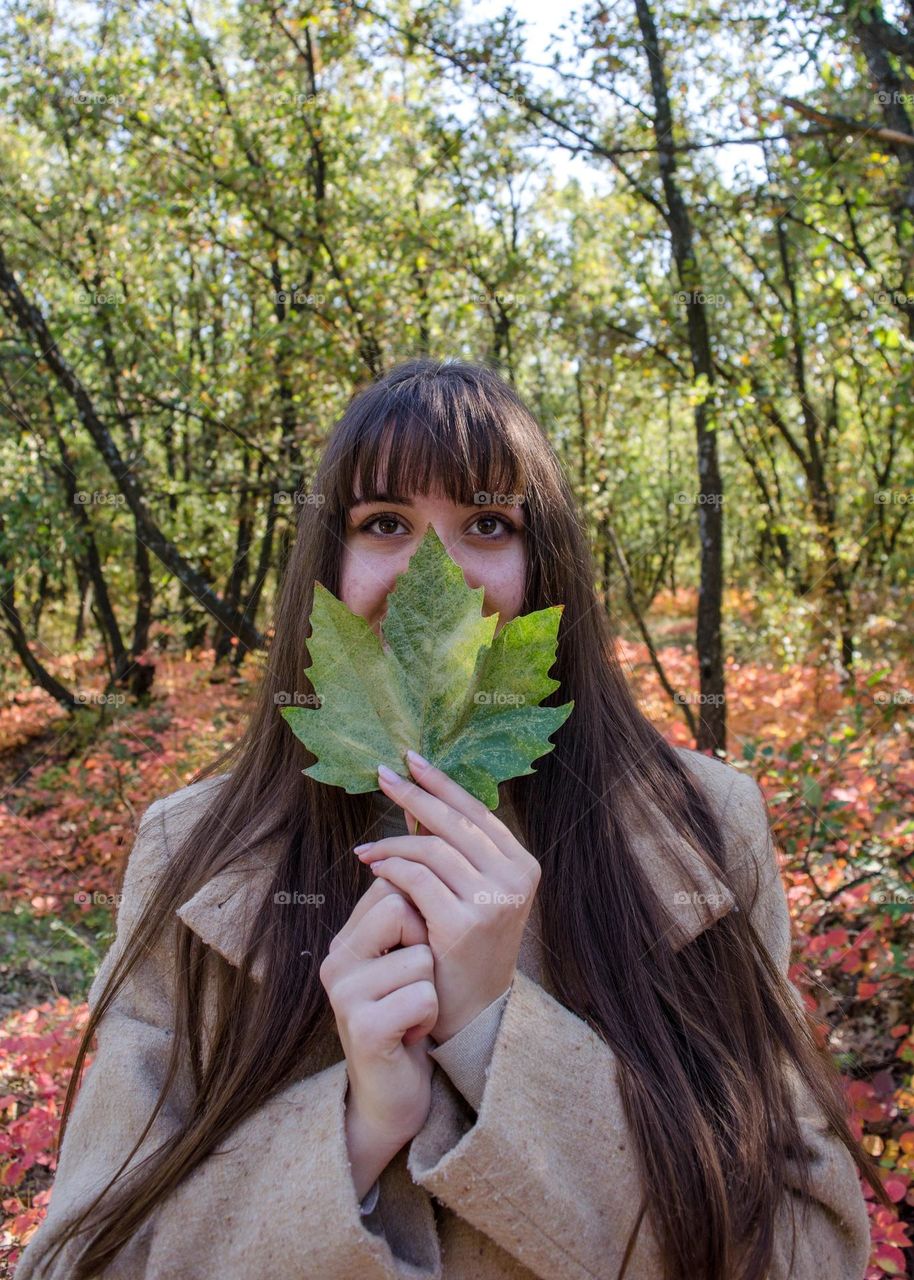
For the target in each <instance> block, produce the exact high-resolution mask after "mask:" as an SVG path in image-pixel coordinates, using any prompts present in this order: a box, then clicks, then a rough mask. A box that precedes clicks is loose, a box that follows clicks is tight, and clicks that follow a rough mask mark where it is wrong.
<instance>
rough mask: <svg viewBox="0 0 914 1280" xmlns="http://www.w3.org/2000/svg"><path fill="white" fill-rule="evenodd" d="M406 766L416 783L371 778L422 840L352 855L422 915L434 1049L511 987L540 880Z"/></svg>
mask: <svg viewBox="0 0 914 1280" xmlns="http://www.w3.org/2000/svg"><path fill="white" fill-rule="evenodd" d="M408 761H409V766H410V770H411V772H412V774H413V777H414V778H415V779H416V782H410V781H409V780H408V779H406V778H400V777H396V781H394V782H390V781H389V780H388V779H387V778H385V777H384V774H383V773H382V772H381V771H380V770H379V772H378V778H379V785H380V787H381V789H382V790H383V792H384V794H385V795H387V796H389V797H390V798H391V799H392V800H395V801H396V803H397V804H399V805H401V806H402V807H403V809H404V811H405V812H406V813H407V815H409V814H412V815H413V816H414V817H415V819H417V821H418V822H419V823H420V824H421V826H420V828H419V830H420V831H421V830H424V831H426V832H427V833H428V834H420V835H406V836H389V837H387V838H386V839H384V840H375V841H373V842H372V843H371V844H369V845H368V846H366V847H365V848H364V851H363V852H360V853H359V855H358V856H359V857H360V858H361V859H362V860H363V861H365V862H369V863H371V864H372V870H373V871H374V872H375V873H376V874H377V875H378V876H379V877H382V878H383V879H384V880H386V881H389V882H390V883H391V884H393V885H395V886H396V887H397V888H398V889H400V890H401V891H402V892H403V893H404V894H405V895H407V897H409V898H410V899H411V900H412V902H413V903H414V904H415V905H416V907H417V908H418V909H419V911H420V912H421V913H422V916H423V918H424V920H425V923H426V926H427V928H428V941H429V946H430V947H431V949H432V954H433V956H434V958H435V987H436V990H437V992H438V1009H439V1017H438V1021H437V1022H436V1023H435V1025H434V1026H433V1027H432V1030H431V1036H432V1039H433V1040H435V1041H436V1042H437V1043H438V1044H440V1043H441V1042H442V1041H444V1040H447V1039H449V1038H450V1037H451V1036H453V1035H455V1034H456V1033H457V1032H458V1031H460V1030H461V1029H462V1028H463V1027H465V1026H466V1024H467V1023H468V1022H470V1021H472V1019H473V1018H475V1017H476V1015H477V1013H479V1012H480V1011H481V1010H482V1009H484V1008H485V1007H486V1005H488V1004H491V1003H492V1001H493V1000H495V999H497V998H498V996H500V995H501V994H502V993H503V992H504V991H505V990H506V989H507V988H508V986H509V985H510V984H511V981H512V979H513V977H514V972H515V968H516V965H517V955H518V952H519V951H520V943H521V938H522V937H523V933H524V926H525V924H526V922H527V917H528V916H529V914H530V910H531V908H532V906H533V899H534V896H535V894H536V890H537V886H538V885H539V881H540V875H541V871H540V865H539V863H538V862H537V860H536V858H534V857H533V855H532V854H531V853H528V851H527V850H526V849H525V848H524V847H523V845H522V844H520V842H519V841H518V840H517V839H515V837H514V836H513V835H512V833H511V832H510V831H509V830H508V828H507V827H506V826H505V824H504V823H503V822H501V821H500V820H499V819H498V818H496V817H495V815H494V813H492V812H491V811H490V810H489V809H487V808H486V806H485V805H484V804H482V803H481V801H479V800H477V799H476V798H475V796H471V795H470V794H469V792H467V791H465V790H464V788H463V787H461V786H460V784H459V783H457V782H454V780H453V779H452V778H449V777H448V776H447V774H446V773H443V772H442V771H441V770H440V769H436V768H434V767H433V766H432V765H430V764H428V763H426V764H423V765H420V764H419V763H418V759H417V758H416V757H415V756H414V753H413V752H410V753H409V754H408ZM417 783H418V784H419V785H417ZM358 848H359V849H360V850H361V849H362V846H361V845H360V846H358Z"/></svg>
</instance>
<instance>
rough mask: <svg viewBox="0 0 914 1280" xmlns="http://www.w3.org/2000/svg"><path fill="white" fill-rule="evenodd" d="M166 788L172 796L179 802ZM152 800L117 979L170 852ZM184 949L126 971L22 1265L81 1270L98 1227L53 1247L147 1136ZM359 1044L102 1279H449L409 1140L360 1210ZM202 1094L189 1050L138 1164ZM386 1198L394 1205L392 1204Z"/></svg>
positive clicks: (251, 1129) (133, 869) (94, 993)
mask: <svg viewBox="0 0 914 1280" xmlns="http://www.w3.org/2000/svg"><path fill="white" fill-rule="evenodd" d="M166 802H167V801H166ZM166 802H163V801H157V802H156V803H155V804H153V805H151V806H150V807H149V808H148V809H147V811H146V813H145V814H144V817H143V821H142V822H141V824H140V828H139V832H138V834H137V838H136V842H135V844H134V847H133V849H132V851H131V853H130V857H129V859H128V863H127V868H126V871H125V876H124V884H123V891H122V896H121V901H120V905H119V908H118V916H117V933H116V937H115V940H114V943H113V945H112V947H111V948H110V950H109V951H108V953H107V954H106V956H105V958H104V959H103V961H102V964H101V966H100V968H99V971H98V973H97V975H96V977H95V980H94V982H93V984H92V987H91V989H90V992H89V1005H90V1007H91V1008H94V1007H95V1005H96V1002H97V999H98V996H99V994H100V991H101V988H102V986H103V983H104V980H105V978H106V977H107V975H108V973H109V972H110V971H111V968H112V967H113V964H114V962H115V960H116V958H117V956H118V955H119V954H120V951H121V949H122V947H123V946H124V943H125V941H126V938H127V937H128V936H129V932H130V930H131V928H132V926H133V924H134V922H135V921H136V919H137V917H138V914H139V912H140V910H141V907H142V901H141V898H142V892H143V890H144V889H145V888H146V887H147V885H148V884H149V883H150V882H151V881H152V880H153V879H154V878H155V877H156V876H157V875H160V874H161V873H162V870H163V867H164V866H165V862H166V859H167V846H166V844H165V831H164V820H163V811H162V805H163V803H166ZM172 979H173V960H172V959H171V948H170V947H169V946H166V945H164V944H162V945H159V944H157V945H156V946H154V947H153V948H151V949H150V952H149V954H148V955H146V956H144V957H143V959H142V961H140V962H139V963H138V964H137V966H136V968H135V969H134V970H133V971H132V973H131V974H130V976H129V977H128V978H127V979H126V980H125V981H124V983H123V984H122V986H121V988H120V990H119V992H118V993H117V995H116V996H115V998H114V1000H113V1001H112V1002H111V1004H110V1005H109V1006H108V1009H107V1010H106V1012H105V1014H104V1015H103V1017H102V1019H101V1021H100V1023H99V1025H98V1029H97V1038H98V1039H97V1050H96V1053H95V1057H94V1059H93V1061H92V1063H91V1065H90V1066H89V1067H88V1069H87V1070H86V1073H85V1077H84V1079H83V1082H82V1086H81V1088H80V1090H79V1092H78V1094H77V1098H76V1101H75V1104H74V1107H73V1110H72V1112H71V1115H70V1120H69V1124H68V1126H67V1130H66V1133H65V1135H64V1141H63V1145H62V1148H61V1152H60V1158H59V1164H58V1167H57V1172H56V1177H55V1181H54V1185H53V1188H52V1193H51V1198H50V1202H49V1207H48V1213H47V1216H46V1218H45V1219H44V1220H43V1221H42V1222H41V1224H40V1225H39V1227H38V1230H37V1231H36V1232H35V1234H34V1235H33V1237H32V1238H31V1240H30V1241H29V1243H28V1245H27V1247H26V1248H25V1250H24V1252H23V1254H22V1256H21V1258H20V1261H19V1266H18V1268H17V1272H16V1275H17V1280H67V1277H69V1276H70V1274H71V1265H72V1261H73V1259H74V1258H75V1257H76V1256H77V1254H78V1252H79V1249H80V1247H81V1246H82V1244H83V1243H84V1241H85V1239H86V1238H87V1237H86V1236H82V1237H77V1239H76V1240H75V1241H72V1240H71V1241H70V1242H69V1243H68V1244H67V1246H65V1248H64V1249H63V1250H62V1251H61V1252H60V1253H58V1254H57V1255H56V1256H55V1258H54V1260H53V1262H50V1263H49V1262H48V1253H49V1250H51V1248H52V1247H53V1246H54V1245H55V1244H56V1242H57V1240H58V1238H59V1235H60V1232H61V1229H62V1228H63V1227H64V1226H65V1225H66V1224H67V1223H68V1222H70V1221H72V1220H73V1219H74V1218H75V1217H77V1216H78V1214H79V1213H80V1211H81V1210H82V1209H83V1208H85V1207H86V1206H87V1205H88V1204H89V1203H90V1201H91V1200H92V1199H93V1198H94V1195H95V1194H97V1192H98V1191H99V1190H100V1189H101V1188H102V1187H103V1186H104V1185H105V1183H106V1182H107V1180H108V1178H109V1177H110V1176H111V1175H112V1174H113V1173H114V1171H115V1170H116V1169H117V1168H118V1167H119V1166H120V1164H121V1162H122V1161H123V1160H124V1159H125V1157H126V1156H127V1154H128V1152H129V1151H130V1150H131V1148H132V1147H133V1145H134V1143H135V1141H136V1139H137V1138H138V1137H139V1134H140V1132H141V1131H142V1129H143V1127H144V1126H145V1124H146V1122H147V1120H148V1119H149V1116H150V1114H151V1113H152V1110H153V1107H154V1104H155V1101H156V1099H157V1097H158V1094H159V1089H160V1086H161V1084H162V1082H163V1080H164V1078H165V1070H166V1065H167V1060H168V1054H169V1048H170V1042H171V1038H172V1035H173V1030H172V1027H173V1015H174V1010H173V1001H172V994H171V992H172ZM347 1086H348V1076H347V1071H346V1062H345V1059H343V1060H341V1061H339V1062H337V1063H335V1064H334V1065H332V1066H329V1067H327V1068H326V1069H325V1070H322V1071H319V1072H317V1073H315V1074H313V1075H310V1076H308V1077H306V1078H304V1079H301V1080H298V1081H294V1082H293V1083H291V1084H289V1085H287V1086H285V1087H284V1088H283V1089H281V1090H279V1091H278V1092H277V1093H276V1094H274V1095H273V1097H272V1098H270V1099H269V1100H268V1101H267V1102H266V1103H265V1104H264V1105H263V1106H262V1107H260V1108H259V1109H258V1110H257V1111H256V1112H254V1113H253V1114H251V1115H249V1116H247V1117H245V1118H244V1119H243V1120H242V1121H241V1123H240V1124H238V1125H237V1126H236V1127H235V1129H233V1130H232V1132H231V1133H230V1134H228V1135H227V1137H226V1138H225V1139H223V1140H222V1141H221V1142H220V1143H219V1144H218V1146H217V1147H216V1148H214V1150H213V1151H212V1152H211V1153H210V1155H209V1156H208V1157H207V1158H206V1159H205V1160H204V1161H203V1162H202V1163H201V1164H200V1165H199V1166H198V1167H197V1168H196V1169H195V1170H194V1171H193V1172H192V1173H191V1174H190V1175H188V1176H187V1177H186V1178H185V1179H183V1180H182V1181H181V1182H179V1183H178V1185H177V1186H176V1187H175V1188H174V1189H173V1190H172V1191H171V1192H170V1193H169V1195H168V1196H167V1197H166V1199H165V1200H164V1201H161V1202H160V1203H159V1204H158V1206H157V1207H156V1208H155V1209H154V1210H153V1211H152V1213H151V1214H150V1215H149V1216H148V1217H147V1219H146V1220H145V1221H144V1223H143V1224H142V1225H141V1227H140V1228H139V1229H138V1231H137V1232H136V1233H135V1235H134V1237H133V1238H132V1239H131V1240H130V1241H129V1242H128V1243H127V1244H126V1245H125V1246H124V1247H123V1249H122V1250H121V1251H120V1253H119V1254H118V1255H117V1256H116V1258H115V1259H114V1260H113V1261H112V1262H111V1264H110V1265H109V1266H107V1267H106V1268H105V1269H104V1271H103V1272H100V1273H99V1277H98V1280H174V1277H175V1276H181V1277H182V1280H211V1278H212V1277H213V1276H217V1275H218V1276H221V1277H222V1278H223V1280H250V1277H251V1276H257V1275H275V1276H284V1277H288V1278H289V1280H293V1278H294V1280H351V1278H352V1277H353V1276H359V1277H367V1278H370V1280H439V1278H440V1276H441V1259H440V1249H439V1242H438V1236H437V1230H436V1225H435V1220H434V1211H433V1207H432V1204H431V1199H430V1196H429V1194H428V1193H427V1192H426V1191H424V1190H422V1189H421V1188H419V1187H416V1186H415V1185H414V1184H413V1182H412V1179H411V1177H410V1175H409V1173H408V1171H407V1169H406V1154H407V1152H406V1148H405V1147H404V1148H403V1149H402V1150H401V1151H400V1152H398V1154H397V1156H396V1157H394V1159H393V1160H392V1161H391V1162H390V1164H388V1165H387V1167H386V1168H385V1169H384V1170H383V1171H382V1174H381V1176H380V1179H379V1184H380V1201H381V1205H379V1207H378V1209H377V1210H376V1211H375V1212H374V1213H373V1214H371V1215H370V1219H372V1220H376V1219H378V1218H380V1222H379V1223H378V1222H377V1221H376V1225H375V1227H374V1228H372V1226H371V1222H370V1219H369V1218H366V1217H363V1216H362V1215H361V1214H360V1207H359V1201H358V1200H357V1198H356V1190H355V1184H354V1182H353V1179H352V1170H351V1166H350V1163H349V1158H348V1152H347V1145H346V1136H345V1096H346V1090H347ZM191 1104H192V1085H191V1075H190V1071H189V1065H187V1064H185V1065H184V1066H183V1067H182V1072H181V1076H180V1078H179V1080H178V1081H177V1083H176V1085H175V1087H174V1088H173V1089H172V1090H171V1091H170V1092H169V1097H168V1100H167V1102H166V1105H164V1106H163V1107H162V1109H161V1110H160V1111H159V1113H158V1115H157V1117H156V1120H155V1122H154V1124H153V1126H152V1128H151V1129H150V1133H149V1134H148V1135H147V1138H146V1139H145V1141H144V1143H143V1144H142V1146H141V1147H140V1148H139V1150H138V1151H137V1153H136V1154H135V1155H134V1157H133V1159H132V1160H131V1163H130V1166H128V1168H133V1167H134V1165H135V1164H137V1163H138V1162H139V1161H140V1160H141V1159H142V1158H143V1157H144V1156H145V1155H148V1154H149V1153H150V1152H151V1151H152V1150H153V1149H154V1148H156V1147H158V1146H159V1145H160V1143H161V1142H162V1141H163V1140H164V1139H165V1138H166V1137H168V1136H169V1135H170V1134H172V1133H174V1132H175V1131H177V1130H179V1129H180V1127H181V1125H182V1124H183V1123H184V1122H185V1119H186V1117H187V1115H188V1114H189V1111H190V1107H191ZM382 1206H383V1207H382Z"/></svg>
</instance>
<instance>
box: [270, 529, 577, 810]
mask: <svg viewBox="0 0 914 1280" xmlns="http://www.w3.org/2000/svg"><path fill="white" fill-rule="evenodd" d="M484 595H485V589H484V588H483V587H477V588H476V589H475V590H473V589H471V588H470V587H468V586H467V584H466V581H465V579H464V576H463V571H462V570H461V568H460V566H459V565H457V564H456V563H455V562H454V561H453V560H452V559H451V558H450V556H449V555H448V554H447V552H446V550H445V548H444V544H443V543H442V542H441V539H440V538H439V537H438V535H437V533H436V532H435V530H434V528H433V527H432V526H431V525H429V527H428V530H427V531H426V534H425V537H424V538H423V540H422V542H421V543H420V545H419V547H418V549H417V550H416V552H415V553H414V555H413V556H412V558H411V560H410V562H409V567H408V569H407V570H406V572H405V573H402V574H400V575H399V577H398V578H397V581H396V585H395V587H394V589H393V590H392V591H391V592H390V594H389V596H388V601H387V612H386V615H385V617H384V620H383V621H382V623H381V633H382V635H381V637H379V636H377V635H376V634H375V632H374V631H373V630H372V629H371V627H370V625H369V624H368V622H367V621H366V619H365V618H362V617H360V616H359V615H358V614H354V613H351V612H350V610H349V609H348V608H347V607H346V605H345V604H343V603H342V602H341V601H339V600H337V599H336V598H335V597H334V596H333V595H332V594H331V593H330V592H329V591H327V590H326V589H325V588H324V587H323V586H322V585H321V584H320V583H318V584H317V585H316V587H315V593H314V608H313V611H312V614H311V628H312V630H311V635H310V637H309V640H308V648H309V652H310V655H311V659H312V662H311V666H310V667H307V668H306V673H307V674H308V676H309V679H310V681H311V684H312V686H313V689H314V692H315V694H316V695H317V696H318V697H319V698H320V707H319V708H314V709H308V708H305V707H295V706H293V707H288V706H287V707H283V708H282V710H281V712H280V714H281V715H282V716H283V717H284V718H285V719H286V720H287V721H288V723H289V725H290V727H291V729H292V731H293V733H294V734H295V735H296V737H297V738H299V739H300V740H301V741H302V742H303V743H304V744H305V746H306V747H307V748H308V750H309V751H311V752H312V753H313V754H314V755H316V756H317V757H318V762H317V764H314V765H311V766H310V767H309V768H307V769H305V770H304V772H305V773H306V774H307V775H308V776H309V777H312V778H316V779H317V780H318V781H319V782H325V783H329V784H330V785H333V786H339V787H344V788H345V790H346V791H347V792H349V793H350V794H357V793H359V792H364V791H374V790H377V785H378V782H377V766H378V764H386V765H388V766H389V767H390V768H392V769H394V770H396V771H397V772H399V773H401V774H402V775H403V776H408V769H407V767H406V763H405V754H406V751H407V750H409V749H410V748H411V749H412V750H415V751H418V752H419V753H420V755H423V756H425V757H426V759H427V760H430V761H431V763H432V764H434V765H436V766H437V767H438V768H440V769H443V770H444V772H445V773H447V774H448V775H449V776H450V777H451V778H453V779H454V780H455V781H456V782H458V783H460V785H461V786H462V787H465V788H466V790H467V791H469V792H470V793H471V794H472V795H475V796H476V797H477V798H478V799H479V800H481V801H482V802H483V803H484V804H486V805H487V806H488V807H489V808H490V809H495V808H497V806H498V783H499V782H503V781H506V780H507V779H509V778H514V777H517V776H518V775H520V774H526V773H533V772H535V770H534V769H533V768H531V763H532V761H534V760H536V759H537V758H538V757H539V756H541V755H544V754H545V753H547V752H549V751H551V750H552V749H553V746H554V744H552V743H550V742H549V741H548V740H547V739H548V736H549V735H550V734H552V733H554V732H555V731H556V730H557V729H558V728H559V727H560V726H561V725H562V724H563V723H564V722H565V720H566V719H567V718H568V716H569V715H570V713H571V710H572V707H573V706H574V703H573V702H567V703H565V704H564V705H563V706H560V707H541V706H539V705H538V704H539V703H540V702H542V700H543V698H545V697H546V696H547V695H548V694H550V693H552V692H553V691H554V690H555V689H557V688H558V686H559V682H558V681H557V680H553V679H551V678H550V677H549V676H548V674H547V673H548V671H549V668H550V667H551V666H552V664H553V663H554V662H555V656H556V646H557V633H558V627H559V622H560V620H561V615H562V610H563V608H564V606H563V605H555V606H553V607H552V608H549V609H540V610H538V611H537V612H535V613H530V614H526V615H524V616H522V617H517V618H512V619H510V620H509V621H508V622H506V623H505V625H504V626H503V627H501V629H500V630H499V631H498V634H497V635H496V634H495V630H496V627H497V625H498V615H497V614H490V615H489V616H488V617H483V616H482V614H481V608H482V604H483V597H484ZM382 640H383V644H382Z"/></svg>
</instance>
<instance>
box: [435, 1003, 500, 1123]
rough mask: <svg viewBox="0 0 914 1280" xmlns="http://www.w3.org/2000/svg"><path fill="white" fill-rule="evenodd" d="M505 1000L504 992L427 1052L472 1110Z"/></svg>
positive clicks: (478, 1097) (476, 1106)
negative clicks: (446, 1074)
mask: <svg viewBox="0 0 914 1280" xmlns="http://www.w3.org/2000/svg"><path fill="white" fill-rule="evenodd" d="M509 991H510V988H509ZM507 999H508V991H505V992H504V993H503V994H502V995H500V996H499V997H498V998H497V999H496V1000H493V1001H492V1003H491V1004H488V1005H486V1007H485V1008H484V1009H482V1010H480V1012H479V1013H477V1015H476V1017H475V1018H473V1020H472V1021H471V1022H468V1023H467V1025H466V1026H465V1027H462V1028H461V1029H460V1030H459V1031H458V1032H456V1034H455V1035H452V1036H451V1037H450V1039H448V1040H442V1042H441V1044H439V1045H436V1047H435V1048H434V1049H429V1051H428V1054H429V1057H430V1058H434V1060H435V1061H436V1062H437V1063H438V1065H439V1066H440V1067H443V1068H444V1070H445V1071H446V1072H447V1073H448V1075H449V1076H450V1078H451V1082H452V1083H453V1084H454V1085H456V1087H457V1088H458V1089H459V1090H460V1092H461V1093H462V1094H463V1096H464V1098H466V1100H467V1102H469V1104H470V1106H471V1107H472V1108H473V1110H474V1111H478V1110H479V1104H480V1103H481V1102H482V1095H483V1091H484V1090H485V1086H486V1072H487V1071H488V1069H489V1063H490V1062H491V1060H492V1052H493V1050H494V1048H495V1039H496V1036H497V1035H498V1026H499V1023H500V1022H501V1015H502V1013H503V1012H504V1008H505V1004H506V1003H507Z"/></svg>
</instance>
